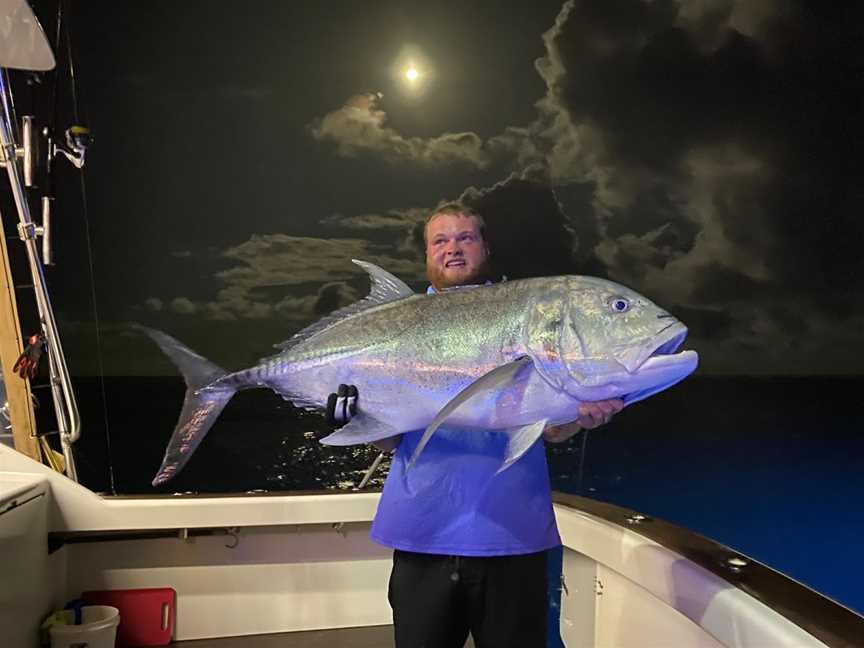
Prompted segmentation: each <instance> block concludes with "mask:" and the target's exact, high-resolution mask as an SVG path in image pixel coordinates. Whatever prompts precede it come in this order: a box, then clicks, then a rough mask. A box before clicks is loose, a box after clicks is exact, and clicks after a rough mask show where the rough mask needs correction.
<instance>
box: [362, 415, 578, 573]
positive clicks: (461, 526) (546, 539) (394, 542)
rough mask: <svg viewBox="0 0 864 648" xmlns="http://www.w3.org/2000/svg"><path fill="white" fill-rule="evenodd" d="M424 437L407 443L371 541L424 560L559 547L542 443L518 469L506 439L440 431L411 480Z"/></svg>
mask: <svg viewBox="0 0 864 648" xmlns="http://www.w3.org/2000/svg"><path fill="white" fill-rule="evenodd" d="M422 434H423V432H422V431H417V432H409V433H407V434H404V435H403V436H402V441H401V442H400V443H399V447H398V448H397V449H396V454H395V456H394V457H393V462H392V464H391V466H390V474H389V475H388V476H387V481H386V482H385V484H384V492H383V493H382V495H381V501H380V502H379V503H378V512H377V513H376V514H375V520H374V521H373V522H372V531H371V533H370V536H371V538H372V539H373V540H375V541H376V542H379V543H380V544H383V545H386V546H388V547H393V548H394V549H402V550H404V551H414V552H418V553H433V554H447V555H457V556H507V555H517V554H526V553H533V552H536V551H543V550H545V549H551V548H552V547H557V546H558V545H560V544H561V539H560V538H559V536H558V528H557V526H556V525H555V516H554V514H553V512H552V499H551V494H550V487H549V471H548V468H547V466H546V452H545V449H544V447H543V441H542V439H538V441H537V442H536V443H535V444H534V445H533V446H532V447H531V448H530V449H529V450H528V452H526V453H525V455H524V456H523V457H522V458H520V459H519V461H517V462H516V463H514V464H513V465H512V466H510V467H509V468H507V470H504V471H503V472H501V473H500V474H497V475H496V474H495V472H496V471H497V470H498V468H500V467H501V463H502V461H503V457H504V451H505V447H506V437H505V435H504V434H503V433H501V432H486V431H482V432H478V431H470V432H469V431H462V430H451V429H447V428H440V429H438V430H437V431H436V432H435V434H433V435H432V438H431V439H430V440H429V443H428V445H427V446H426V448H424V450H423V453H422V454H421V455H420V457H419V459H418V460H417V461H416V462H415V463H414V466H413V467H412V468H411V470H410V471H408V473H407V474H406V473H405V467H406V465H407V463H408V459H409V458H410V457H411V454H412V453H413V452H414V448H415V447H416V446H417V442H418V441H419V439H420V437H421V435H422Z"/></svg>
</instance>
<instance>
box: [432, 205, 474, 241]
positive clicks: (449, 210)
mask: <svg viewBox="0 0 864 648" xmlns="http://www.w3.org/2000/svg"><path fill="white" fill-rule="evenodd" d="M442 214H453V215H456V216H467V217H468V218H473V219H474V222H475V223H477V231H479V232H480V238H481V239H482V240H483V242H484V243H485V242H486V221H484V220H483V217H482V216H481V215H480V213H479V212H478V211H477V210H476V209H473V208H471V207H469V206H468V205H466V204H464V203H461V202H459V201H452V202H445V203H441V204H440V205H438V206H437V207H436V208H435V209H434V210H432V213H431V214H429V216H428V217H427V218H426V222H425V223H424V224H423V243H424V244H428V243H429V239H428V238H427V234H426V233H427V231H428V230H429V223H431V222H432V220H433V219H434V218H435V217H436V216H440V215H442Z"/></svg>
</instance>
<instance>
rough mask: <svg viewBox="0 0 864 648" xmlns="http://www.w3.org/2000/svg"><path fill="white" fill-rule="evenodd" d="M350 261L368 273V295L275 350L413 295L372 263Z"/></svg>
mask: <svg viewBox="0 0 864 648" xmlns="http://www.w3.org/2000/svg"><path fill="white" fill-rule="evenodd" d="M351 261H352V262H354V263H356V264H357V265H358V266H360V267H361V268H363V269H364V270H365V271H366V272H368V273H369V278H370V279H371V280H372V287H371V288H370V290H369V294H368V295H367V296H366V297H364V298H363V299H361V300H360V301H358V302H354V303H353V304H351V305H350V306H346V307H345V308H340V309H339V310H336V311H333V312H332V313H330V314H329V315H327V316H326V317H323V318H321V319H320V320H318V321H317V322H315V323H314V324H310V325H309V326H307V327H306V328H304V329H303V330H301V331H298V332H297V333H295V334H294V335H293V336H292V337H291V338H289V339H288V340H286V341H285V342H280V343H279V344H276V345H275V346H276V348H277V349H282V350H283V351H284V350H285V349H290V348H291V347H293V346H296V345H298V344H300V343H301V342H305V341H306V340H308V339H309V338H311V337H312V336H313V335H316V334H317V333H320V332H321V331H323V330H324V329H328V328H330V327H331V326H333V324H335V323H336V322H338V321H340V320H343V319H345V318H346V317H350V316H351V315H356V314H357V313H360V312H362V311H364V310H366V309H368V308H372V307H373V306H380V305H381V304H386V303H388V302H392V301H397V300H399V299H404V298H405V297H410V296H411V295H413V294H415V293H414V291H413V290H411V288H410V287H409V286H408V284H406V283H405V282H404V281H402V280H401V279H399V278H398V277H395V276H393V275H392V274H390V273H389V272H387V271H386V270H384V269H383V268H379V267H378V266H376V265H375V264H374V263H369V262H368V261H359V260H358V259H351Z"/></svg>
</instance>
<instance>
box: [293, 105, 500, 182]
mask: <svg viewBox="0 0 864 648" xmlns="http://www.w3.org/2000/svg"><path fill="white" fill-rule="evenodd" d="M379 98H380V95H377V94H373V93H368V94H361V95H356V96H354V97H352V98H351V99H349V100H348V101H347V102H346V103H345V105H344V106H342V107H341V108H339V109H338V110H334V111H332V112H329V113H327V114H326V115H324V117H322V118H320V119H317V120H315V122H313V123H312V124H310V125H309V131H310V133H311V134H312V136H313V137H314V138H315V139H316V140H319V141H322V142H330V143H333V144H335V145H336V153H337V154H338V155H340V156H342V157H357V156H359V155H362V154H364V153H372V154H376V155H380V156H381V157H383V158H384V159H385V160H388V161H389V162H392V163H401V162H412V163H415V164H418V165H422V166H427V167H437V166H443V165H450V164H457V165H463V166H465V167H468V168H477V169H484V168H486V167H487V166H488V165H489V164H490V157H489V154H488V152H487V151H486V150H485V147H484V144H483V141H482V139H481V138H480V137H479V136H478V135H476V134H475V133H470V132H469V133H444V134H443V135H439V136H438V137H432V138H428V139H424V138H420V137H405V136H404V135H401V134H400V133H398V132H397V131H395V130H394V129H392V128H390V127H389V126H386V122H387V114H386V113H385V112H384V111H383V110H381V109H380V108H379V107H378V101H379Z"/></svg>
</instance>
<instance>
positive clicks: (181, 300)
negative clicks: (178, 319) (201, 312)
mask: <svg viewBox="0 0 864 648" xmlns="http://www.w3.org/2000/svg"><path fill="white" fill-rule="evenodd" d="M169 308H170V309H171V310H172V311H173V312H175V313H179V314H180V315H194V314H195V313H197V312H198V305H197V304H196V303H195V302H193V301H192V300H191V299H187V298H186V297H175V298H174V299H172V300H171V304H170V306H169Z"/></svg>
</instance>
